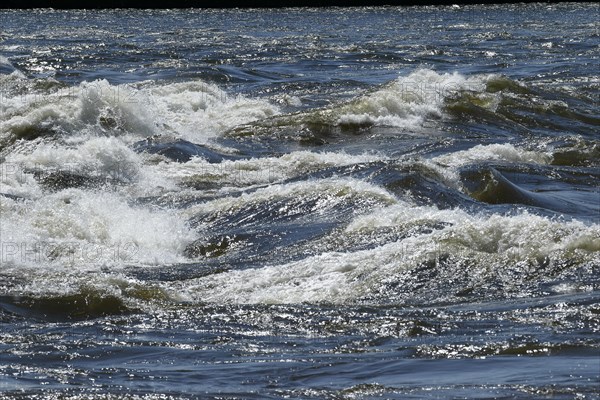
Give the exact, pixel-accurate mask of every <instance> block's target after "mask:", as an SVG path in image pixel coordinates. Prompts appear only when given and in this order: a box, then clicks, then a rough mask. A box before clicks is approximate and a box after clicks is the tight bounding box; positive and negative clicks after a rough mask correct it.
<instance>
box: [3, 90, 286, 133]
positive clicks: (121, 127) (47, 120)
mask: <svg viewBox="0 0 600 400" xmlns="http://www.w3.org/2000/svg"><path fill="white" fill-rule="evenodd" d="M16 92H17V93H13V94H11V93H7V94H5V96H6V97H5V98H3V102H2V105H1V107H2V113H1V115H0V131H1V132H3V135H4V136H6V135H17V136H20V135H23V134H24V133H27V132H36V131H42V132H47V131H52V132H57V133H60V134H67V135H81V134H88V135H104V136H105V135H111V136H118V135H123V134H127V135H129V136H130V138H131V140H133V139H134V138H138V139H139V138H140V137H147V136H152V135H157V134H170V135H175V136H178V137H183V138H186V139H189V140H192V141H194V142H196V143H203V142H206V141H207V140H208V139H209V138H212V137H215V136H218V135H220V134H222V133H223V132H224V131H226V130H228V129H230V128H232V127H234V126H236V125H239V124H244V123H248V122H251V121H255V120H258V119H262V118H265V117H269V116H272V115H275V114H276V113H278V112H279V109H278V107H276V106H274V105H272V104H270V103H268V102H267V101H265V100H259V99H248V98H246V97H243V96H237V97H231V96H229V95H227V94H226V93H225V92H224V91H222V90H221V89H219V88H218V87H217V86H215V85H211V84H207V83H205V82H202V81H192V82H184V83H172V84H166V85H157V84H155V83H154V82H143V83H139V84H136V85H133V84H124V85H111V84H110V83H108V82H107V81H106V80H99V81H94V82H82V83H81V84H80V85H79V86H77V87H70V88H64V89H61V90H58V91H55V92H52V93H36V92H31V93H29V92H28V94H26V95H22V94H20V93H19V92H20V90H17V91H16Z"/></svg>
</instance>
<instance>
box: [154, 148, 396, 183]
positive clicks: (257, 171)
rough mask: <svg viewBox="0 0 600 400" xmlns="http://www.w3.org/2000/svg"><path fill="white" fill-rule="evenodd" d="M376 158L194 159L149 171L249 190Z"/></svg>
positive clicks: (311, 154)
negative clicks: (210, 161)
mask: <svg viewBox="0 0 600 400" xmlns="http://www.w3.org/2000/svg"><path fill="white" fill-rule="evenodd" d="M382 159H384V157H382V156H379V155H375V154H359V155H350V154H346V153H343V152H340V153H334V152H320V153H317V152H311V151H295V152H291V153H287V154H284V155H282V156H280V157H264V158H252V159H247V160H235V161H222V162H221V163H219V164H211V163H209V162H208V161H206V160H205V159H203V158H199V157H196V158H193V159H192V160H190V161H189V162H187V163H185V164H179V163H168V162H163V163H160V164H158V165H157V166H156V167H152V168H154V169H155V170H156V172H157V173H160V174H161V175H163V176H165V177H170V178H171V179H173V178H175V179H178V180H179V181H184V180H194V179H198V180H206V179H210V181H211V182H218V183H219V184H220V185H222V186H227V185H231V186H252V185H258V184H266V183H273V182H279V181H282V180H284V179H289V178H293V177H296V176H299V175H302V174H307V173H310V172H313V171H317V170H320V169H324V168H330V167H340V166H345V165H352V164H358V163H368V162H373V161H378V160H382Z"/></svg>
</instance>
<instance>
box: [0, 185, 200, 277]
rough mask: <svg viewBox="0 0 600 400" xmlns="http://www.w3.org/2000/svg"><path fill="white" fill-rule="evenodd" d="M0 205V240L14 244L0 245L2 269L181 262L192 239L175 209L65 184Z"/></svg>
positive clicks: (189, 231)
mask: <svg viewBox="0 0 600 400" xmlns="http://www.w3.org/2000/svg"><path fill="white" fill-rule="evenodd" d="M2 207H3V215H2V226H1V227H0V229H1V230H2V235H1V236H2V244H3V246H12V247H14V246H16V248H17V249H18V251H17V252H14V251H6V249H4V250H5V251H3V253H2V257H3V267H5V268H8V267H10V266H14V267H16V268H28V267H29V268H38V269H40V270H44V269H48V268H50V269H52V268H59V267H60V268H64V267H70V268H74V269H80V268H81V269H87V268H91V269H93V270H96V269H98V268H99V267H101V266H123V265H125V264H127V263H130V264H144V265H162V264H168V263H172V262H180V261H183V260H184V257H183V249H184V247H185V245H186V243H189V242H190V241H192V240H193V239H194V238H195V234H194V233H193V232H192V231H191V230H190V229H189V227H188V226H187V223H186V220H185V219H184V218H183V217H182V216H181V215H178V214H177V213H176V212H175V211H168V210H158V209H148V208H142V207H136V206H134V205H130V204H129V203H128V202H127V200H125V199H124V198H122V197H121V196H119V195H118V194H116V193H110V192H95V191H82V190H78V189H67V190H63V191H61V192H59V193H53V194H46V195H45V196H43V197H41V198H39V199H38V200H36V201H35V202H32V201H14V200H4V199H3V201H2ZM5 209H6V210H5ZM4 211H8V212H4Z"/></svg>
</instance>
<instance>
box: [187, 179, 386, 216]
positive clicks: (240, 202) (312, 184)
mask: <svg viewBox="0 0 600 400" xmlns="http://www.w3.org/2000/svg"><path fill="white" fill-rule="evenodd" d="M315 197H318V198H320V199H321V201H320V203H319V204H318V205H317V206H316V207H318V208H325V207H329V208H331V207H335V206H336V205H337V204H340V203H342V202H343V201H345V200H346V199H347V198H348V197H362V198H371V199H374V200H375V201H376V202H378V203H379V204H391V203H395V202H396V198H395V197H394V196H393V195H392V194H391V193H389V192H388V191H387V190H385V189H383V188H381V187H379V186H376V185H372V184H369V183H367V182H365V181H361V180H357V179H349V178H329V179H320V180H315V181H312V180H307V181H302V182H293V183H288V184H285V185H271V186H268V187H264V188H260V189H257V190H255V191H253V192H250V193H243V194H242V195H241V196H238V197H227V198H220V199H217V200H212V201H208V202H205V203H202V204H199V205H196V206H193V207H190V208H189V209H187V210H186V211H185V212H186V213H187V214H188V215H189V216H190V217H191V216H194V215H196V214H198V213H220V212H230V211H232V210H238V209H242V208H244V207H248V206H250V205H252V204H257V203H261V202H267V201H272V200H277V199H300V198H302V199H305V200H308V199H310V198H315Z"/></svg>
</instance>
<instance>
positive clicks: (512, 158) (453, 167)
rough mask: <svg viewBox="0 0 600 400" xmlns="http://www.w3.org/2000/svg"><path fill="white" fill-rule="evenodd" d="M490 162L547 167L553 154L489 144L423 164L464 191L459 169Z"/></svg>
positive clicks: (442, 156) (432, 159) (438, 157)
mask: <svg viewBox="0 0 600 400" xmlns="http://www.w3.org/2000/svg"><path fill="white" fill-rule="evenodd" d="M490 161H494V162H508V163H526V164H540V165H546V164H549V163H551V162H552V153H551V152H542V151H529V150H525V149H523V148H519V147H516V146H514V145H512V144H509V143H504V144H488V145H477V146H473V147H471V148H470V149H467V150H461V151H455V152H451V153H446V154H443V155H441V156H437V157H433V158H430V159H424V160H421V163H423V165H425V166H426V167H427V168H431V169H433V170H434V171H436V172H437V173H438V174H439V175H440V176H441V177H442V178H443V179H444V183H445V184H447V185H448V186H451V187H454V188H457V189H459V190H463V191H464V188H463V187H462V183H461V181H460V176H459V173H458V170H459V168H460V167H463V166H466V165H469V164H476V163H481V162H490Z"/></svg>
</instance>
